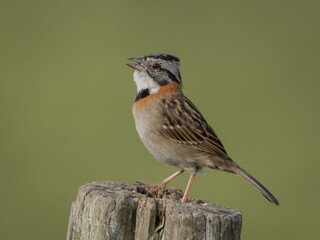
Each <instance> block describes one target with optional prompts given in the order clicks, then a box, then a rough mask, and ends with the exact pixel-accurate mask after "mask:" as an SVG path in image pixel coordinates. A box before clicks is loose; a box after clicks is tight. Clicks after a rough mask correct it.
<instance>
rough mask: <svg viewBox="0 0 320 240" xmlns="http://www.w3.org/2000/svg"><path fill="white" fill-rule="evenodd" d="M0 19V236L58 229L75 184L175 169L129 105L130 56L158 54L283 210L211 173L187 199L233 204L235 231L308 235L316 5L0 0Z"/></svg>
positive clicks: (61, 234)
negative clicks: (140, 131) (170, 58)
mask: <svg viewBox="0 0 320 240" xmlns="http://www.w3.org/2000/svg"><path fill="white" fill-rule="evenodd" d="M0 18H1V21H0V27H1V38H0V41H1V43H0V47H1V53H0V61H1V69H0V70H1V71H0V108H1V118H0V160H1V165H0V178H1V179H0V180H1V182H0V184H1V185H0V187H1V198H0V200H1V204H0V208H1V209H0V211H1V214H0V226H1V231H0V238H1V239H39V240H40V239H46V240H51V239H52V240H53V239H54V240H56V239H65V236H66V231H67V224H68V216H69V211H70V206H71V202H72V201H73V200H75V198H76V195H77V189H78V187H79V186H81V185H83V184H85V183H89V182H93V181H105V180H112V181H120V182H126V183H132V182H134V181H137V180H139V181H145V182H150V183H157V182H159V181H161V180H163V179H164V178H165V177H167V176H169V175H170V174H172V173H173V172H174V171H176V169H175V168H174V167H171V166H167V165H164V164H160V163H158V162H157V161H156V160H154V159H153V157H152V156H151V155H150V154H149V153H148V152H147V150H146V149H145V147H144V146H143V144H142V143H141V142H140V139H139V137H138V135H137V133H136V130H135V127H134V122H133V119H132V115H131V105H132V101H133V98H134V96H135V93H136V87H135V85H134V83H133V80H132V75H133V71H132V69H130V68H128V67H127V66H126V65H125V63H127V60H126V59H127V58H128V57H137V56H141V55H144V54H149V53H158V52H165V53H171V54H173V55H176V56H178V57H179V58H180V59H181V61H182V63H181V74H182V79H183V82H184V92H185V94H186V95H187V96H188V97H189V98H190V99H191V100H192V101H193V102H194V103H195V104H196V105H197V106H198V108H199V109H200V110H201V112H202V113H203V114H204V115H205V116H206V118H207V120H208V122H209V123H211V125H212V126H213V128H214V129H215V130H216V132H217V133H218V135H219V136H220V138H221V139H222V142H223V143H224V145H225V147H226V149H227V151H228V153H229V155H230V156H231V157H232V158H233V159H234V160H235V161H236V162H238V163H239V164H240V165H241V166H242V167H243V168H245V169H246V170H247V171H248V172H250V173H252V175H254V176H255V177H257V178H258V179H259V180H261V182H262V183H263V184H265V185H266V186H267V187H268V188H269V189H270V191H271V192H272V193H274V195H275V196H276V197H277V198H278V199H279V201H280V207H275V206H273V205H272V204H270V203H269V202H268V201H266V200H265V199H264V198H263V197H262V196H261V195H260V194H259V193H258V192H257V191H255V190H254V188H252V187H251V186H250V185H249V184H248V183H247V182H246V181H245V180H243V179H240V178H239V177H236V176H235V175H231V174H228V173H223V172H220V171H213V170H207V175H205V176H203V175H199V176H198V177H197V178H196V181H195V183H194V186H193V188H192V189H191V196H192V197H196V198H200V199H205V200H208V201H211V202H215V203H218V204H222V205H224V206H230V207H234V208H237V209H241V210H242V212H243V228H242V238H243V239H261V240H263V239H315V238H317V237H318V225H319V217H318V214H319V210H320V207H319V197H320V191H319V182H320V177H319V173H318V171H319V167H320V164H319V162H320V161H319V155H320V147H319V137H320V136H319V135H320V128H319V121H320V113H319V109H320V108H319V103H320V97H319V90H320V84H319V75H320V74H319V49H320V48H319V42H320V34H319V22H320V21H319V20H320V18H319V3H318V2H317V1H313V2H312V1H253V0H252V1H207V2H205V1H190V2H187V1H132V0H131V1H129V0H128V1H106V0H105V1H83V0H82V1H79V0H78V1H75V0H74V1H69V0H68V1H66V0H63V1H60V0H59V1H58V0H55V1H40V0H37V1H35V0H29V1H16V0H12V1H4V0H2V1H0ZM188 177H189V176H188V174H184V175H183V176H181V177H179V178H178V179H177V180H175V181H174V182H173V183H171V184H170V186H175V187H179V188H182V189H184V188H185V186H186V183H187V180H188Z"/></svg>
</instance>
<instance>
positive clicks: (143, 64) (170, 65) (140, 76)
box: [127, 54, 182, 94]
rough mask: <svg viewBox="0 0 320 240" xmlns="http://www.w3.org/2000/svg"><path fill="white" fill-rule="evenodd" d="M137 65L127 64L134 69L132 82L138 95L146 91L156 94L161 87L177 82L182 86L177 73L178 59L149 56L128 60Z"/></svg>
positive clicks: (178, 72)
mask: <svg viewBox="0 0 320 240" xmlns="http://www.w3.org/2000/svg"><path fill="white" fill-rule="evenodd" d="M129 60H131V61H134V62H136V63H137V64H127V65H128V66H129V67H132V68H133V69H135V71H134V75H133V76H134V81H135V83H136V85H137V90H138V93H139V92H141V91H147V90H148V92H149V94H153V93H156V92H158V90H159V89H160V87H161V86H164V85H166V84H168V83H172V82H177V83H179V84H182V82H181V76H180V71H179V58H177V57H175V56H172V55H170V54H150V55H146V56H143V57H138V58H129Z"/></svg>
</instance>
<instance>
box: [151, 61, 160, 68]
mask: <svg viewBox="0 0 320 240" xmlns="http://www.w3.org/2000/svg"><path fill="white" fill-rule="evenodd" d="M152 68H153V70H159V69H160V64H158V63H155V64H153V65H152Z"/></svg>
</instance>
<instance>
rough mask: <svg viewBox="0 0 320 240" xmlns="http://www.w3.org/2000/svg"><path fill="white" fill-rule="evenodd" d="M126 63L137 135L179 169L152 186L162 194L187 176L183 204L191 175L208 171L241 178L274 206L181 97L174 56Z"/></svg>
mask: <svg viewBox="0 0 320 240" xmlns="http://www.w3.org/2000/svg"><path fill="white" fill-rule="evenodd" d="M128 60H130V61H132V62H134V63H128V64H127V65H128V66H129V67H131V68H133V69H134V73H133V79H134V82H135V84H136V86H137V94H136V96H135V98H134V103H133V107H132V113H133V117H134V121H135V126H136V130H137V132H138V134H139V136H140V138H141V140H142V142H143V144H144V145H145V147H146V148H147V149H148V150H149V152H150V153H151V154H152V155H153V156H154V158H155V159H156V160H158V161H159V162H161V163H166V164H169V165H172V166H175V167H177V168H178V169H179V171H177V172H176V173H174V174H173V175H171V176H169V177H168V178H166V179H165V180H163V181H162V182H161V183H159V184H155V185H152V186H153V187H155V188H156V189H164V188H166V185H167V184H168V183H169V182H170V181H171V180H173V179H174V178H176V177H177V176H179V175H180V174H182V173H183V172H189V173H190V178H189V181H188V184H187V186H186V190H185V192H184V195H183V197H182V199H181V200H180V202H181V203H185V202H188V201H189V199H188V195H189V192H190V188H191V186H192V183H193V181H194V179H195V176H196V174H197V173H199V172H200V173H201V172H203V168H205V167H208V168H211V169H216V170H222V171H226V172H229V173H234V174H236V175H239V176H241V177H243V178H244V179H245V180H247V181H248V182H249V183H250V184H251V185H253V187H255V188H256V189H257V190H258V191H259V192H260V193H262V195H263V196H264V197H265V198H266V199H267V200H269V201H270V202H271V203H273V204H275V205H276V206H278V205H279V202H278V200H277V199H276V198H275V197H274V196H273V195H272V194H271V192H270V191H269V190H268V189H267V188H266V187H264V186H263V185H262V184H261V183H260V182H259V181H258V180H256V179H255V178H254V177H253V176H251V175H250V174H249V173H247V172H246V171H245V170H244V169H242V168H241V167H240V166H239V165H238V164H237V163H235V162H234V161H233V160H232V159H231V158H230V157H229V156H228V154H227V152H226V150H225V148H224V146H223V145H222V143H221V141H220V139H219V137H218V136H217V134H216V133H215V131H214V130H213V129H212V127H210V125H209V124H208V122H207V121H206V120H205V118H204V117H203V115H202V114H201V113H200V111H199V110H198V109H197V107H196V106H195V105H194V104H193V103H192V102H191V101H190V100H189V99H188V98H187V97H186V96H185V95H184V94H183V92H182V80H181V75H180V69H179V66H180V60H179V58H178V57H175V56H173V55H170V54H164V53H163V54H162V53H154V54H149V55H145V56H141V57H135V58H129V59H128ZM198 81H200V79H199V80H198Z"/></svg>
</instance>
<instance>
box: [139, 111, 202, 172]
mask: <svg viewBox="0 0 320 240" xmlns="http://www.w3.org/2000/svg"><path fill="white" fill-rule="evenodd" d="M151 111H152V110H149V111H145V112H143V111H141V112H138V113H137V112H136V110H135V108H133V115H134V119H135V125H136V129H137V132H138V134H139V136H140V138H141V141H142V142H143V144H144V145H145V146H146V148H147V149H148V150H149V152H150V153H151V154H152V155H153V157H154V158H155V159H156V160H158V161H159V162H162V163H167V164H170V165H173V166H176V167H178V168H180V169H183V170H186V171H189V172H197V171H198V169H199V168H201V166H199V165H198V161H197V159H198V156H196V154H195V151H194V150H191V149H190V147H189V146H186V145H184V144H180V143H175V142H173V141H171V140H170V139H169V138H167V137H165V136H162V135H161V134H160V133H159V130H161V128H162V123H161V121H159V119H161V113H160V114H158V113H155V112H153V113H152V112H151ZM150 112H151V113H150Z"/></svg>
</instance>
